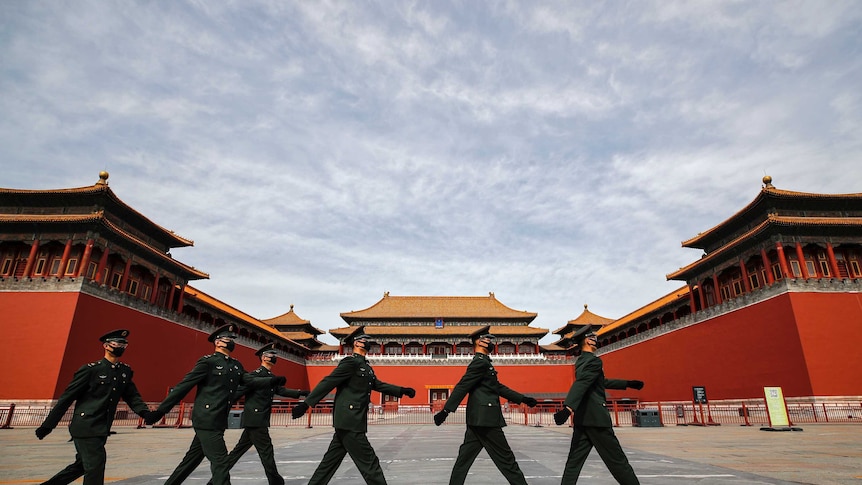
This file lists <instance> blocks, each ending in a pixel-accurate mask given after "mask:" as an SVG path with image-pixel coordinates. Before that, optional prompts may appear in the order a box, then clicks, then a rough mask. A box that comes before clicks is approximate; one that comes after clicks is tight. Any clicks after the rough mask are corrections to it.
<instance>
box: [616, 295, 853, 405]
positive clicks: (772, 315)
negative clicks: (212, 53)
mask: <svg viewBox="0 0 862 485" xmlns="http://www.w3.org/2000/svg"><path fill="white" fill-rule="evenodd" d="M860 342H862V306H860V300H859V295H855V294H847V293H844V294H840V293H785V294H783V295H779V296H777V297H775V298H772V299H770V300H767V301H764V302H761V303H757V304H755V305H752V306H749V307H746V308H742V309H739V310H737V311H734V312H732V313H729V314H725V315H722V316H719V317H716V318H713V319H711V320H709V321H706V322H703V323H700V324H697V325H693V326H690V327H687V328H683V329H680V330H677V331H674V332H671V333H668V334H665V335H662V336H660V337H657V338H654V339H651V340H647V341H645V342H642V343H639V344H637V345H633V346H630V347H626V348H624V349H621V350H618V351H613V352H609V353H607V354H604V355H602V360H603V361H604V364H605V375H606V376H607V377H609V378H613V377H618V378H623V379H642V380H644V381H645V382H646V386H645V387H644V389H643V390H642V391H640V392H639V393H638V394H639V398H640V400H642V401H658V400H691V399H692V390H691V388H692V386H705V387H706V393H707V397H708V398H709V399H734V398H753V397H763V387H764V386H780V387H781V388H782V390H783V392H784V395H785V396H787V397H792V396H812V395H820V396H822V395H845V396H858V395H862V353H860V352H859V350H858V346H859V343H860Z"/></svg>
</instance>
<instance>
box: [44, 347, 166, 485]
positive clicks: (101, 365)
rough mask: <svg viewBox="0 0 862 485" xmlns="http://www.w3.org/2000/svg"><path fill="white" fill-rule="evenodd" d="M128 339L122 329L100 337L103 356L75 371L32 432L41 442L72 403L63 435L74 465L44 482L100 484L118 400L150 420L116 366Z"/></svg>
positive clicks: (128, 371)
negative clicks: (73, 452)
mask: <svg viewBox="0 0 862 485" xmlns="http://www.w3.org/2000/svg"><path fill="white" fill-rule="evenodd" d="M128 336H129V331H128V330H114V331H113V332H108V333H106V334H105V335H102V336H101V337H100V338H99V340H100V341H101V342H102V347H103V348H104V349H105V356H104V357H103V358H102V359H101V360H98V361H96V362H92V363H90V364H87V365H84V366H82V367H81V368H80V369H78V370H77V371H76V372H75V376H74V377H73V378H72V382H71V383H69V385H68V386H67V387H66V390H65V391H64V392H63V394H62V395H61V396H60V399H58V400H57V405H56V406H54V408H53V409H52V410H51V412H50V413H48V417H46V418H45V421H43V422H42V425H41V426H39V427H38V428H36V437H37V438H39V439H40V440H41V439H42V438H44V437H45V436H47V435H48V433H50V432H51V431H53V429H54V428H55V427H57V424H58V423H59V422H60V420H61V419H62V418H63V415H64V414H65V413H66V410H67V409H69V406H71V404H72V402H73V401H74V402H75V412H74V414H73V415H72V422H71V423H70V424H69V434H71V435H72V440H73V441H74V442H75V450H76V451H77V454H76V455H75V462H74V463H72V464H71V465H69V466H67V467H66V468H65V469H63V470H62V471H60V472H59V473H57V474H56V475H54V476H53V477H52V478H51V479H49V480H48V481H47V482H44V483H47V484H51V485H54V484H66V483H72V482H73V481H75V480H76V479H78V478H79V477H81V476H83V477H84V485H101V484H102V483H104V482H105V464H106V462H107V454H106V453H105V442H106V441H107V439H108V434H110V432H111V425H112V424H113V422H114V415H115V414H116V412H117V404H118V403H119V402H120V399H122V400H123V401H125V402H126V403H127V404H128V405H129V407H130V408H131V409H132V411H134V412H135V413H137V414H138V415H139V416H141V417H143V418H145V419H147V418H149V417H150V416H151V414H152V413H150V409H149V408H148V407H147V405H146V403H144V400H143V399H141V394H140V393H139V392H138V388H137V387H136V386H135V383H134V382H132V368H131V367H129V366H128V365H127V364H124V363H122V362H120V357H121V356H122V355H123V352H125V351H126V347H127V346H128V345H129V341H128V340H126V337H128Z"/></svg>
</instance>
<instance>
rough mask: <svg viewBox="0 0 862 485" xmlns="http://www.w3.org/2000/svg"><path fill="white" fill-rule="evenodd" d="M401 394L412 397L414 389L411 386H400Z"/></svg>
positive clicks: (414, 393)
mask: <svg viewBox="0 0 862 485" xmlns="http://www.w3.org/2000/svg"><path fill="white" fill-rule="evenodd" d="M401 396H407V397H409V398H411V399H412V398H414V397H416V389H413V388H412V387H402V388H401Z"/></svg>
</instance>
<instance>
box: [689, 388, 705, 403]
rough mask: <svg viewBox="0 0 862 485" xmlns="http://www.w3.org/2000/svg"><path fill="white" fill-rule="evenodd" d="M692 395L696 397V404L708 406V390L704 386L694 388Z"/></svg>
mask: <svg viewBox="0 0 862 485" xmlns="http://www.w3.org/2000/svg"><path fill="white" fill-rule="evenodd" d="M691 393H692V395H694V403H695V404H706V403H707V400H706V388H705V387H703V386H692V387H691Z"/></svg>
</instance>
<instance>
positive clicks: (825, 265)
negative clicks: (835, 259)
mask: <svg viewBox="0 0 862 485" xmlns="http://www.w3.org/2000/svg"><path fill="white" fill-rule="evenodd" d="M817 261H818V262H819V263H820V271H821V272H822V273H823V276H825V277H827V278H828V277H830V276H832V272H831V271H829V261H827V260H826V253H824V252H823V251H818V253H817Z"/></svg>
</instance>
